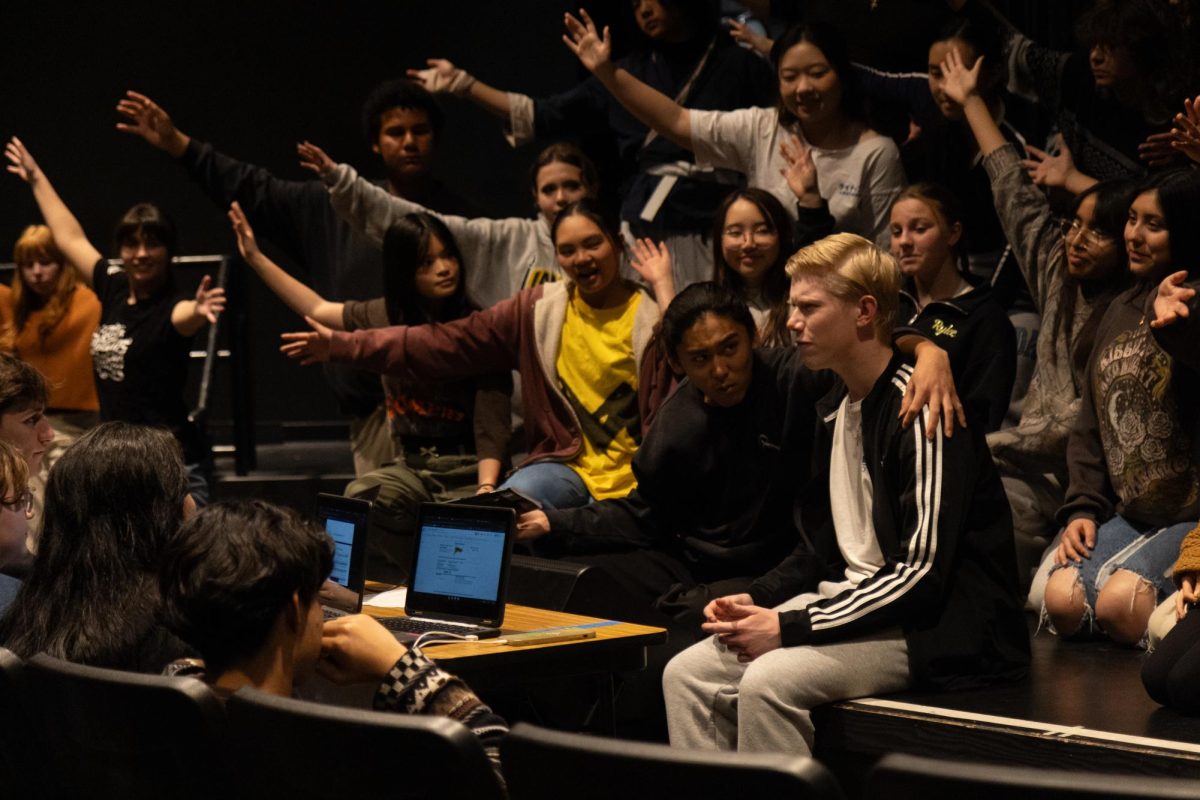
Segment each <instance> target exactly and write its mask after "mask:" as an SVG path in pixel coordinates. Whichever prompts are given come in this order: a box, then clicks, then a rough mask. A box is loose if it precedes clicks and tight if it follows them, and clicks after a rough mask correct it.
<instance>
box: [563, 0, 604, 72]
mask: <svg viewBox="0 0 1200 800" xmlns="http://www.w3.org/2000/svg"><path fill="white" fill-rule="evenodd" d="M579 16H581V17H583V21H582V22H580V21H579V20H578V19H576V18H575V17H574V15H572V14H564V15H563V21H564V22H565V23H566V25H567V32H566V34H564V35H563V42H565V43H566V45H567V47H569V48H571V52H572V53H574V54H575V57H576V58H578V59H579V61H580V62H581V63H582V64H583V65H584V66H585V67H587V68H588V71H589V72H596V71H597V70H600V69H605V68H611V67H612V40H611V39H610V38H609V31H608V26H607V25H605V26H604V35H603V36H601V35H600V34H599V33H598V32H597V31H596V23H594V22H592V18H591V16H590V15H589V14H588V13H587V11H586V10H585V9H583V8H581V9H579Z"/></svg>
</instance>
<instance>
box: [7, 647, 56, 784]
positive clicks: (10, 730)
mask: <svg viewBox="0 0 1200 800" xmlns="http://www.w3.org/2000/svg"><path fill="white" fill-rule="evenodd" d="M0 721H2V722H0V787H3V794H4V796H5V797H12V798H14V800H21V799H22V798H27V797H29V798H32V797H36V796H38V795H40V794H41V785H42V780H41V778H42V775H43V774H44V772H45V764H44V763H41V760H40V759H41V755H40V754H39V753H38V748H37V747H35V746H34V744H33V731H34V727H33V726H34V716H33V709H32V707H31V706H30V704H29V683H28V681H27V680H26V676H25V665H24V664H23V663H21V659H19V658H17V656H16V654H14V653H13V652H12V651H11V650H5V649H4V648H3V647H0Z"/></svg>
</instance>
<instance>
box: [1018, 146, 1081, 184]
mask: <svg viewBox="0 0 1200 800" xmlns="http://www.w3.org/2000/svg"><path fill="white" fill-rule="evenodd" d="M1055 145H1056V146H1057V148H1058V154H1057V155H1053V154H1051V153H1047V152H1046V151H1045V150H1039V149H1038V148H1036V147H1034V146H1033V145H1029V144H1027V145H1025V151H1026V152H1027V153H1028V154H1029V158H1027V159H1025V160H1023V161H1022V162H1021V163H1022V164H1024V165H1025V170H1026V171H1027V172H1028V173H1029V177H1030V178H1031V179H1032V180H1033V182H1034V183H1035V184H1037V185H1038V186H1056V187H1066V185H1067V179H1068V178H1069V177H1070V176H1071V175H1072V174H1073V173H1074V172H1075V158H1074V156H1073V155H1072V154H1071V149H1070V148H1069V147H1067V143H1066V142H1064V141H1063V138H1062V134H1061V133H1060V134H1058V135H1057V136H1056V137H1055Z"/></svg>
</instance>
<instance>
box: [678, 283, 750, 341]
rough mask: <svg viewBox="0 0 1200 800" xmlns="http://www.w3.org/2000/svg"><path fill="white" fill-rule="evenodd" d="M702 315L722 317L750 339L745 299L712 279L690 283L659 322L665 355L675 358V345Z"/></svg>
mask: <svg viewBox="0 0 1200 800" xmlns="http://www.w3.org/2000/svg"><path fill="white" fill-rule="evenodd" d="M705 314H716V315H717V316H720V317H725V318H726V319H728V320H731V321H733V322H734V323H736V324H738V325H741V326H742V327H743V328H745V329H746V335H747V336H748V337H750V341H751V342H753V341H754V333H755V326H754V317H753V316H752V315H751V314H750V309H749V308H748V307H747V306H746V303H745V301H743V300H742V299H741V298H740V297H738V296H737V295H736V294H734V293H733V292H732V291H731V290H730V289H729V288H728V287H725V286H721V285H719V284H717V283H714V282H713V281H701V282H699V283H693V284H692V285H691V286H688V287H687V288H686V289H684V290H683V291H682V292H680V293H679V294H677V295H675V299H674V300H672V301H671V305H669V306H667V310H666V312H665V313H664V314H663V316H662V322H660V323H659V329H658V332H659V336H660V337H661V339H662V343H663V346H664V347H665V348H666V349H667V357H668V358H670V359H671V360H672V361H678V360H679V347H680V345H682V344H683V337H684V335H685V334H686V333H687V332H688V331H689V330H691V328H692V326H693V325H695V324H696V322H697V321H698V320H699V319H700V318H701V317H703V316H704V315H705Z"/></svg>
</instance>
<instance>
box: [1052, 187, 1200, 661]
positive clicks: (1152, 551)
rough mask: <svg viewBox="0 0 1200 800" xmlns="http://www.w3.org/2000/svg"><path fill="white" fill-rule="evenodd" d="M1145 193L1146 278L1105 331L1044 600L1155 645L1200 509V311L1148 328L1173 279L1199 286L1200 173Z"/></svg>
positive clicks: (1090, 369)
mask: <svg viewBox="0 0 1200 800" xmlns="http://www.w3.org/2000/svg"><path fill="white" fill-rule="evenodd" d="M1140 189H1141V191H1140V192H1139V193H1138V194H1137V196H1136V197H1135V199H1134V201H1133V204H1132V205H1130V207H1129V217H1128V220H1127V221H1126V223H1125V247H1126V251H1127V252H1128V254H1129V269H1130V272H1131V273H1132V276H1133V279H1134V284H1133V286H1132V287H1131V288H1130V289H1128V290H1127V291H1125V292H1123V293H1122V294H1120V295H1118V296H1117V297H1116V298H1114V299H1113V301H1112V302H1111V303H1110V304H1109V306H1108V309H1107V310H1106V311H1105V312H1104V316H1103V317H1102V318H1101V319H1100V322H1099V324H1098V326H1097V328H1096V339H1095V345H1094V346H1093V349H1092V353H1091V358H1090V359H1089V361H1088V365H1087V370H1086V373H1085V374H1084V376H1083V381H1082V382H1083V401H1082V403H1081V404H1080V411H1079V416H1078V417H1077V418H1076V420H1075V426H1074V428H1073V429H1072V430H1071V438H1070V441H1069V443H1068V446H1067V461H1068V467H1069V474H1070V483H1069V485H1068V488H1067V492H1066V498H1065V501H1064V503H1063V506H1062V507H1061V508H1060V509H1059V511H1058V515H1057V516H1058V521H1059V522H1060V523H1061V524H1062V525H1063V526H1064V527H1063V532H1062V535H1061V537H1060V540H1059V545H1058V548H1057V550H1056V551H1055V552H1053V553H1050V554H1048V556H1047V558H1048V559H1052V560H1053V566H1052V572H1051V574H1050V578H1049V580H1048V581H1047V583H1046V593H1045V599H1044V603H1043V608H1044V610H1045V614H1046V616H1047V617H1048V618H1049V620H1050V621H1051V622H1052V623H1053V629H1054V630H1055V631H1056V632H1058V633H1061V634H1062V635H1072V634H1076V633H1080V634H1086V633H1090V632H1092V631H1094V630H1095V629H1097V628H1098V629H1099V630H1100V631H1103V632H1104V633H1105V634H1107V635H1108V636H1109V638H1111V639H1113V640H1114V641H1117V642H1120V643H1122V644H1128V645H1139V644H1141V643H1142V642H1143V640H1144V637H1145V635H1146V627H1147V623H1148V621H1149V618H1150V615H1151V613H1152V612H1153V610H1154V607H1155V606H1156V605H1157V604H1158V602H1159V600H1161V599H1162V598H1163V597H1164V596H1165V595H1166V594H1168V593H1170V591H1171V590H1172V588H1173V587H1172V584H1171V580H1170V578H1169V577H1167V574H1168V571H1169V567H1170V566H1171V564H1172V563H1173V562H1174V561H1175V557H1176V555H1177V554H1178V552H1179V544H1180V541H1181V540H1182V539H1183V537H1184V536H1185V535H1186V534H1187V532H1188V531H1189V530H1190V529H1191V527H1192V525H1193V524H1194V523H1195V520H1196V519H1197V517H1200V420H1198V419H1197V417H1196V414H1195V413H1194V409H1196V408H1197V407H1198V405H1200V348H1198V347H1197V346H1196V340H1197V333H1196V319H1197V317H1195V316H1189V317H1188V318H1187V319H1185V320H1180V321H1179V322H1176V323H1174V324H1171V325H1167V326H1164V327H1151V326H1149V325H1147V324H1146V323H1147V320H1148V319H1150V318H1151V317H1150V315H1151V314H1152V313H1153V308H1152V306H1153V303H1154V302H1155V298H1156V296H1157V295H1158V294H1159V293H1160V291H1161V289H1162V285H1163V284H1164V282H1163V279H1164V278H1167V277H1169V278H1170V281H1167V282H1166V284H1167V285H1170V283H1171V282H1172V281H1173V282H1174V283H1175V284H1183V283H1184V282H1185V281H1187V282H1188V288H1195V285H1196V280H1197V278H1198V277H1200V272H1198V270H1197V267H1196V264H1197V263H1198V262H1200V232H1198V231H1197V229H1196V226H1195V219H1196V218H1197V216H1198V215H1200V179H1197V177H1196V176H1195V175H1194V174H1193V173H1192V172H1191V171H1190V170H1175V171H1171V172H1162V173H1158V174H1157V175H1154V176H1152V177H1151V178H1149V179H1147V181H1146V182H1145V183H1144V184H1143V185H1142V186H1141V187H1140ZM1180 269H1182V270H1185V271H1182V272H1177V271H1176V270H1180Z"/></svg>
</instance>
